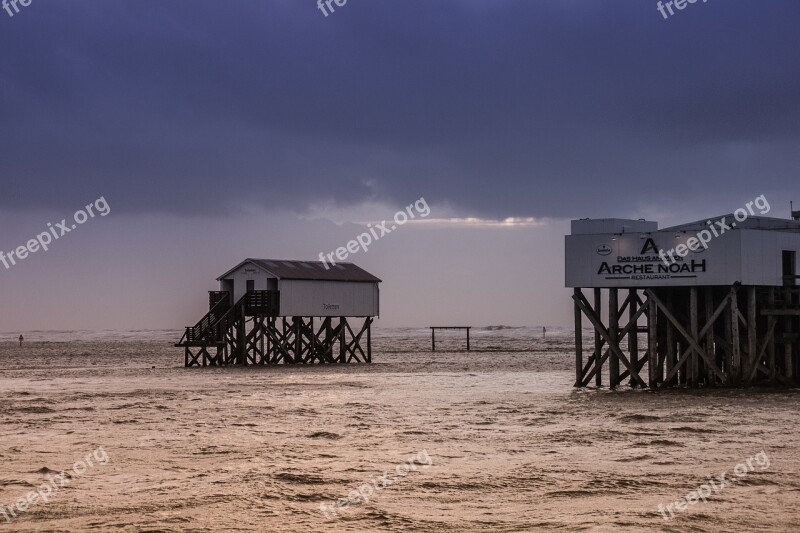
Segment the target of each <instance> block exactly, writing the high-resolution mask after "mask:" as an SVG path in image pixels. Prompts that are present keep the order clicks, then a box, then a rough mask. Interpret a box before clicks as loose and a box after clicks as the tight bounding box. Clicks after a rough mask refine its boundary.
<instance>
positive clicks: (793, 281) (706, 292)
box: [566, 210, 800, 388]
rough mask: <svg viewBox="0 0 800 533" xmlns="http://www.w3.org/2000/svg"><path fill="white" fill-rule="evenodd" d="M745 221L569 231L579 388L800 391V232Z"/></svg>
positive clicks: (785, 223) (621, 224) (641, 223)
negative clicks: (586, 330)
mask: <svg viewBox="0 0 800 533" xmlns="http://www.w3.org/2000/svg"><path fill="white" fill-rule="evenodd" d="M742 211H743V210H739V211H737V212H736V213H734V214H731V215H727V216H724V217H717V218H714V219H704V220H701V221H697V222H693V223H689V224H683V225H680V226H674V227H669V228H665V229H661V230H659V229H658V224H657V223H656V222H650V221H646V220H622V219H601V220H589V219H585V220H574V221H572V233H571V235H568V236H567V237H566V286H567V287H571V288H573V289H574V294H573V296H572V298H573V300H574V307H575V331H576V335H575V370H576V372H575V386H576V387H587V386H590V385H594V386H598V387H600V386H604V385H607V386H609V387H611V388H615V387H618V386H620V385H622V384H630V385H631V386H634V387H636V386H639V387H653V388H655V387H671V386H686V387H713V386H726V387H741V386H750V385H756V384H759V385H762V384H763V385H774V386H788V387H793V386H798V385H800V382H798V365H799V364H800V361H799V360H798V354H800V341H799V339H800V300H798V297H799V296H800V294H799V291H798V287H797V279H798V276H797V256H798V253H800V222H798V221H797V220H784V219H776V218H766V217H759V216H747V213H745V214H744V216H743V213H742ZM584 324H588V325H590V326H591V327H592V329H593V333H594V335H593V338H591V339H584V336H583V335H582V334H581V333H582V329H583V326H584ZM587 340H588V345H587Z"/></svg>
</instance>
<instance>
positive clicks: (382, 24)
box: [0, 0, 800, 332]
mask: <svg viewBox="0 0 800 533" xmlns="http://www.w3.org/2000/svg"><path fill="white" fill-rule="evenodd" d="M662 5H663V4H662ZM17 7H18V9H19V12H14V9H13V7H11V6H9V9H10V11H11V12H12V13H13V16H9V15H8V13H7V11H5V10H0V50H2V53H1V54H0V250H2V251H5V252H6V253H7V252H8V251H10V250H14V249H15V248H17V247H18V246H19V245H24V244H25V243H26V242H27V241H28V240H29V239H32V238H35V237H36V236H37V235H38V234H40V233H42V232H44V231H47V230H48V226H47V224H48V223H52V224H53V225H55V224H56V223H57V222H60V221H61V220H62V219H65V218H66V219H68V220H71V219H72V217H73V213H75V212H76V211H77V210H79V209H82V208H84V207H85V206H86V205H88V204H90V203H92V202H94V201H95V200H97V199H99V198H102V199H104V201H105V202H106V204H107V205H108V207H109V208H110V209H109V212H108V214H107V215H106V216H99V215H98V216H95V217H92V218H89V219H88V220H87V221H86V222H85V223H84V224H81V225H79V226H78V227H77V228H76V229H74V230H71V231H70V232H69V233H68V234H65V235H63V236H62V237H61V238H59V239H57V240H55V241H54V242H53V243H52V244H51V246H49V249H48V250H47V251H44V250H41V249H40V250H39V251H37V252H36V253H33V254H30V255H29V256H28V257H26V258H25V259H24V260H20V261H19V263H18V264H15V265H12V266H11V267H10V268H4V267H3V265H2V264H0V331H1V332H16V331H31V330H37V329H86V330H93V329H125V330H129V329H160V328H179V327H182V326H186V325H189V324H193V323H194V322H196V320H197V319H199V318H200V317H201V316H202V315H203V313H204V311H205V310H206V307H205V306H206V301H207V300H206V294H205V291H207V290H213V289H215V288H216V282H215V278H216V277H217V276H218V275H219V274H221V273H223V272H224V271H226V270H227V269H228V268H230V267H232V266H234V265H235V264H237V263H238V262H239V261H241V260H242V259H244V258H245V257H264V258H284V259H303V260H316V259H318V256H319V254H320V253H321V252H324V253H327V252H330V251H332V250H334V249H336V248H337V247H339V246H343V245H345V244H346V243H347V242H348V241H349V240H351V239H353V238H355V237H356V236H357V235H358V234H360V233H361V232H363V231H364V229H365V227H366V226H365V224H366V223H368V222H376V221H380V220H384V219H390V218H391V217H392V216H393V215H394V213H395V212H397V211H398V210H403V209H404V208H405V206H407V205H410V204H412V203H413V202H415V201H417V200H418V199H420V198H424V199H425V201H426V202H427V204H428V205H429V206H430V214H429V215H428V217H427V218H426V219H425V220H424V221H420V220H415V221H413V222H411V223H409V224H406V225H404V226H402V227H400V228H398V229H397V230H396V231H395V232H392V233H391V234H390V235H386V236H384V237H383V238H382V239H381V240H380V241H378V242H376V243H374V244H373V246H372V247H371V248H370V249H369V250H368V251H366V252H363V251H362V252H358V253H356V254H353V255H352V256H351V257H350V258H349V259H348V260H350V261H353V262H355V263H356V264H358V265H360V266H362V267H363V268H365V269H366V270H368V271H370V272H371V273H373V274H375V275H377V276H378V277H380V278H381V279H383V280H384V282H383V283H382V285H381V318H380V321H379V325H380V326H388V327H392V326H426V325H432V324H435V323H436V324H441V323H445V322H447V323H452V324H459V325H461V324H463V325H473V326H483V325H498V324H506V325H542V324H547V325H569V323H570V321H571V316H572V307H571V300H570V298H569V292H568V291H567V290H566V289H565V288H564V272H563V270H564V259H563V240H564V235H565V233H567V232H568V231H569V220H570V219H574V218H583V217H593V218H596V217H597V218H600V217H622V218H625V217H630V218H640V217H643V218H647V219H649V220H657V221H659V223H661V224H662V226H664V225H670V224H678V223H681V222H685V221H687V220H693V219H699V218H703V217H707V216H712V215H718V214H721V213H726V212H731V211H733V210H735V209H736V208H738V207H740V206H742V205H743V204H744V203H745V202H747V201H750V200H752V199H753V198H755V197H757V196H759V195H762V194H763V195H765V196H766V197H767V198H768V199H769V200H770V204H771V205H772V206H773V210H774V211H773V213H771V214H772V215H773V216H781V217H785V216H787V215H788V212H789V206H788V203H789V201H790V200H792V199H794V200H795V201H796V202H799V203H800V194H797V193H798V183H800V180H798V176H800V172H798V170H800V149H799V148H800V146H798V139H799V137H800V136H799V134H800V32H798V31H797V27H796V21H797V20H798V17H799V16H800V3H798V2H796V1H794V0H785V1H783V0H765V1H760V2H755V1H744V0H739V1H736V0H725V1H724V2H723V1H721V0H709V1H708V2H702V1H699V2H696V3H693V4H687V5H686V6H685V8H684V9H683V10H680V11H674V14H673V15H669V14H668V12H666V15H667V16H666V18H665V16H664V15H662V14H661V12H660V11H659V9H658V2H655V1H650V0H631V1H626V0H613V1H612V0H605V1H604V0H591V1H589V0H553V1H550V0H535V1H531V0H483V1H478V0H460V1H457V0H436V1H435V2H433V1H430V0H402V1H401V0H369V1H366V0H347V2H346V3H345V4H344V5H343V6H336V4H333V8H334V11H333V12H331V11H330V10H327V9H326V13H327V16H326V14H325V13H323V12H322V10H320V9H319V8H318V6H317V3H316V2H315V1H314V0H264V1H259V2H254V1H251V0H248V1H243V0H229V1H226V2H219V1H217V2H211V1H206V0H194V1H192V2H189V1H188V0H184V1H169V2H163V1H161V2H154V1H150V0H137V1H136V2H133V1H131V0H127V1H121V0H104V1H103V2H97V1H81V0H70V2H52V1H46V0H32V2H31V4H30V5H29V6H27V7H25V6H22V5H19V4H17Z"/></svg>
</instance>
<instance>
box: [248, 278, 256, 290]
mask: <svg viewBox="0 0 800 533" xmlns="http://www.w3.org/2000/svg"><path fill="white" fill-rule="evenodd" d="M254 290H256V281H255V280H254V279H248V280H247V292H253V291H254Z"/></svg>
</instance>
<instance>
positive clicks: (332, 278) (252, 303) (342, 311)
mask: <svg viewBox="0 0 800 533" xmlns="http://www.w3.org/2000/svg"><path fill="white" fill-rule="evenodd" d="M217 280H218V281H219V285H220V287H219V289H220V290H218V291H211V292H209V311H208V313H206V315H205V316H204V317H203V318H202V319H200V321H199V322H197V324H195V325H194V326H191V327H187V328H186V331H185V333H184V334H183V337H182V338H181V339H180V341H178V343H177V344H176V346H179V347H182V348H184V364H185V366H187V367H191V366H221V365H266V364H281V363H283V364H297V363H349V362H364V363H369V362H372V339H371V326H372V321H373V319H374V317H376V316H378V314H379V288H378V284H379V283H380V281H381V280H380V279H378V278H377V277H375V276H373V275H372V274H370V273H369V272H366V271H365V270H362V269H361V268H359V267H357V266H356V265H354V264H352V263H338V264H335V265H333V266H328V265H323V263H320V262H312V261H285V260H272V259H245V260H244V261H242V262H241V263H239V264H238V265H236V266H235V267H233V268H231V269H230V270H228V271H227V272H225V273H224V274H222V275H221V276H220V277H219V278H217Z"/></svg>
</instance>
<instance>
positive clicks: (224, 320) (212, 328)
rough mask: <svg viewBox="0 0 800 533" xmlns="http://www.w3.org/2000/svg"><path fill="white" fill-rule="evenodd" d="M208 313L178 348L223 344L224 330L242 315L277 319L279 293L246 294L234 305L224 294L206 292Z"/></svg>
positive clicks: (191, 329) (188, 333) (179, 342)
mask: <svg viewBox="0 0 800 533" xmlns="http://www.w3.org/2000/svg"><path fill="white" fill-rule="evenodd" d="M209 305H211V306H212V307H211V310H210V311H209V312H208V313H206V315H205V316H204V317H203V318H201V319H200V321H199V322H198V323H197V324H195V325H194V326H191V327H188V328H186V331H185V332H184V334H183V337H181V340H180V341H178V344H177V346H185V345H187V344H199V343H201V344H205V345H211V344H216V343H220V342H223V339H224V338H225V331H227V329H228V327H230V326H231V325H232V324H233V323H234V322H235V321H236V320H237V319H238V318H241V317H242V316H255V315H259V316H278V314H279V313H280V292H279V291H248V292H247V293H245V295H244V296H242V297H241V298H240V299H239V301H238V302H236V303H235V304H234V305H230V296H229V293H228V292H225V291H213V292H210V293H209Z"/></svg>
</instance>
